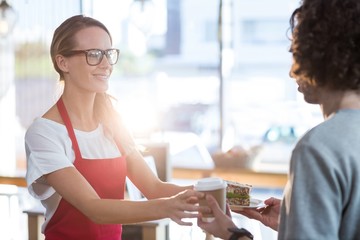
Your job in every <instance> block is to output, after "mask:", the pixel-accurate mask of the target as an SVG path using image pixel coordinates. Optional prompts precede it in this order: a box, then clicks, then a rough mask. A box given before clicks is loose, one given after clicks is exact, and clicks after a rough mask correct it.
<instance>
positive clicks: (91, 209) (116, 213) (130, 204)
mask: <svg viewBox="0 0 360 240" xmlns="http://www.w3.org/2000/svg"><path fill="white" fill-rule="evenodd" d="M142 175H143V174H141V176H142ZM45 177H46V181H47V182H48V184H50V185H51V186H52V187H53V188H54V189H55V190H56V191H57V192H58V193H59V194H60V195H61V196H62V197H63V198H64V199H66V200H67V201H68V202H69V203H70V204H72V205H73V206H74V207H75V208H77V209H78V210H79V211H81V212H82V213H83V214H84V215H86V216H87V217H88V218H89V219H91V220H92V221H94V222H96V223H102V224H104V223H122V224H125V223H135V222H143V221H149V220H156V219H162V218H171V219H172V220H173V221H175V222H176V223H178V224H180V225H191V223H189V222H184V221H182V219H183V218H196V217H198V215H199V214H198V211H200V210H201V209H200V207H199V206H197V205H195V203H196V202H197V198H198V197H203V194H202V193H199V192H195V191H193V190H187V191H184V192H181V193H179V194H177V195H175V196H173V197H169V198H161V199H156V200H149V201H140V202H139V201H127V200H115V199H100V197H99V196H98V195H97V193H96V192H95V190H94V189H93V188H92V187H91V185H90V184H89V183H88V182H87V181H86V179H85V178H84V177H83V176H82V175H81V174H80V173H79V172H78V171H77V170H76V169H75V168H73V167H68V168H63V169H60V170H57V171H55V172H52V173H50V174H47V175H46V176H45ZM202 211H204V210H202Z"/></svg>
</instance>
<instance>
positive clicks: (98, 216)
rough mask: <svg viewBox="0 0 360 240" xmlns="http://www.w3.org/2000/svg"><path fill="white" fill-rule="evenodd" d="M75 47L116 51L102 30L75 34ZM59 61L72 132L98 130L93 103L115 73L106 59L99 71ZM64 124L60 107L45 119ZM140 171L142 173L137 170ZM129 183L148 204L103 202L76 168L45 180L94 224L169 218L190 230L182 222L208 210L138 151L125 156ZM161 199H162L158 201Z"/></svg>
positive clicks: (77, 60)
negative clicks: (157, 173) (161, 175)
mask: <svg viewBox="0 0 360 240" xmlns="http://www.w3.org/2000/svg"><path fill="white" fill-rule="evenodd" d="M75 39H76V42H77V46H76V47H75V49H74V50H85V49H92V48H96V49H102V50H106V49H109V48H112V46H111V40H110V37H109V35H108V34H107V33H106V32H105V31H104V30H103V29H101V28H99V27H88V28H86V29H83V30H81V31H79V32H77V33H76V35H75ZM56 62H57V64H58V66H59V68H60V69H61V70H62V71H63V73H64V81H65V87H64V92H63V96H62V98H63V101H64V104H65V106H66V108H67V111H68V113H69V117H70V119H71V122H72V124H73V127H74V128H75V129H78V130H82V131H91V130H94V129H96V128H97V126H98V124H99V122H98V121H97V119H96V118H95V117H94V111H93V107H94V99H95V94H96V93H97V92H105V91H106V90H107V89H108V81H109V77H110V75H111V72H112V69H113V67H112V65H110V64H109V62H108V60H107V58H106V56H104V57H103V59H102V62H101V63H100V64H99V65H97V66H90V65H88V64H87V63H86V57H85V54H77V55H74V56H71V57H64V56H62V55H57V56H56ZM43 117H44V118H47V119H50V120H52V121H56V122H59V123H62V119H61V117H60V115H59V112H58V110H57V108H56V106H53V107H52V108H51V109H50V110H49V111H48V112H47V113H46V114H45V115H44V116H43ZM137 169H141V174H137V173H136V170H137ZM127 172H128V176H129V178H130V179H131V180H132V181H133V182H134V184H135V185H136V186H137V187H138V188H139V189H140V190H141V191H142V192H143V194H144V195H145V196H146V197H147V198H148V199H153V200H149V201H141V202H134V201H128V200H114V199H100V198H99V196H98V194H97V193H96V192H95V190H94V189H93V188H92V186H91V185H90V184H89V183H88V182H87V181H86V179H85V178H84V177H83V176H82V175H81V174H80V173H79V172H78V170H77V169H76V168H74V167H67V168H63V169H60V170H57V171H54V172H52V173H49V174H47V175H46V176H45V177H46V181H47V182H48V184H50V185H51V186H52V187H53V188H54V189H55V190H56V191H57V192H58V193H59V194H60V195H61V196H62V197H63V198H64V199H66V200H67V201H68V202H69V203H71V204H72V205H73V206H74V207H76V208H77V209H79V210H80V211H81V212H82V213H83V214H84V215H86V216H87V217H89V218H90V219H91V220H93V221H94V222H96V223H123V224H125V223H135V222H143V221H148V220H156V219H162V218H171V219H172V220H173V221H175V222H177V223H178V224H181V225H191V222H185V221H183V220H182V219H183V218H194V217H198V215H199V213H198V211H199V210H201V211H206V209H205V210H202V209H200V207H199V206H197V205H196V204H194V203H196V202H197V198H198V197H203V194H202V193H199V192H196V191H194V190H192V186H177V185H174V184H170V183H165V182H162V181H160V180H159V179H158V178H157V177H156V176H155V175H154V174H153V173H152V171H151V169H150V168H149V167H148V165H147V164H146V162H145V161H144V160H143V158H142V156H141V154H140V153H139V152H136V151H135V152H134V153H133V154H130V155H129V156H127ZM155 198H159V199H155Z"/></svg>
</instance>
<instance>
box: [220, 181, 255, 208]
mask: <svg viewBox="0 0 360 240" xmlns="http://www.w3.org/2000/svg"><path fill="white" fill-rule="evenodd" d="M226 182H227V187H226V200H227V202H228V204H229V205H239V206H250V192H251V188H252V185H249V184H243V183H238V182H234V181H226Z"/></svg>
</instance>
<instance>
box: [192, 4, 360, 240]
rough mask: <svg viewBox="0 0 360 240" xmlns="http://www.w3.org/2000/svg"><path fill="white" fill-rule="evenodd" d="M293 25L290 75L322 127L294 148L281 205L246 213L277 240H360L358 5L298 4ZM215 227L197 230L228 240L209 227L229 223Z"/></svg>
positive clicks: (272, 201)
mask: <svg viewBox="0 0 360 240" xmlns="http://www.w3.org/2000/svg"><path fill="white" fill-rule="evenodd" d="M290 23H291V30H292V37H293V39H292V44H291V52H292V55H293V59H294V63H293V66H292V69H291V77H293V78H295V79H296V82H297V84H298V85H299V88H298V90H299V91H300V92H301V93H302V94H303V95H304V99H305V101H306V102H308V103H310V104H319V106H320V107H321V111H322V114H323V116H324V120H325V121H324V122H323V123H321V124H319V125H318V126H316V127H314V128H313V129H311V130H310V131H309V132H307V133H306V134H305V135H304V136H303V137H302V138H301V139H300V140H299V142H298V144H297V145H296V147H295V149H294V150H293V153H292V157H291V161H290V172H289V178H288V183H287V185H286V187H285V189H284V198H283V200H282V202H281V203H280V201H279V200H278V201H276V199H269V200H267V201H266V202H265V203H267V204H268V205H269V206H268V207H267V208H265V209H260V210H258V211H256V210H251V209H248V210H246V211H243V214H244V215H246V216H249V217H251V218H255V219H258V220H260V221H261V222H263V223H264V224H266V225H268V226H272V227H273V228H274V229H277V230H278V238H279V239H316V240H321V239H359V236H360V227H359V226H360V214H359V213H360V184H359V182H360V174H359V173H360V47H359V46H360V1H358V0H327V1H323V0H303V1H302V2H301V6H300V7H299V8H297V9H296V10H295V11H294V13H293V14H292V17H291V21H290ZM209 201H211V200H210V199H209ZM280 204H281V210H280V215H279V216H278V215H277V214H275V215H273V213H276V212H278V208H279V206H280ZM212 206H214V205H212ZM213 211H216V208H215V209H213ZM269 214H271V215H269ZM278 219H279V224H278V223H277V222H278ZM216 221H217V222H214V223H204V222H201V218H199V222H198V224H199V226H200V227H202V228H204V229H205V230H206V231H208V232H210V233H213V234H215V235H218V236H220V237H227V236H225V235H220V234H221V232H220V231H219V230H218V229H216V228H215V226H214V225H215V224H218V222H222V221H226V222H228V218H227V217H225V216H224V214H223V215H222V216H218V219H217V220H216ZM228 225H229V226H232V224H230V223H229V222H228Z"/></svg>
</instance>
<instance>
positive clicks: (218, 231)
mask: <svg viewBox="0 0 360 240" xmlns="http://www.w3.org/2000/svg"><path fill="white" fill-rule="evenodd" d="M206 200H207V203H208V206H209V208H210V209H211V211H212V213H213V215H214V220H213V221H212V222H204V221H203V220H202V217H201V216H199V217H198V221H197V225H198V226H199V227H200V228H202V229H203V230H205V231H206V232H208V233H210V234H212V235H214V236H215V237H219V238H222V239H229V238H230V236H231V233H230V232H229V231H228V228H231V227H236V225H235V224H234V223H233V221H232V220H231V214H230V209H229V206H228V205H226V214H225V213H224V212H223V211H222V210H221V208H220V207H219V204H218V203H217V201H216V199H215V198H214V197H213V196H212V195H210V194H207V195H206Z"/></svg>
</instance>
